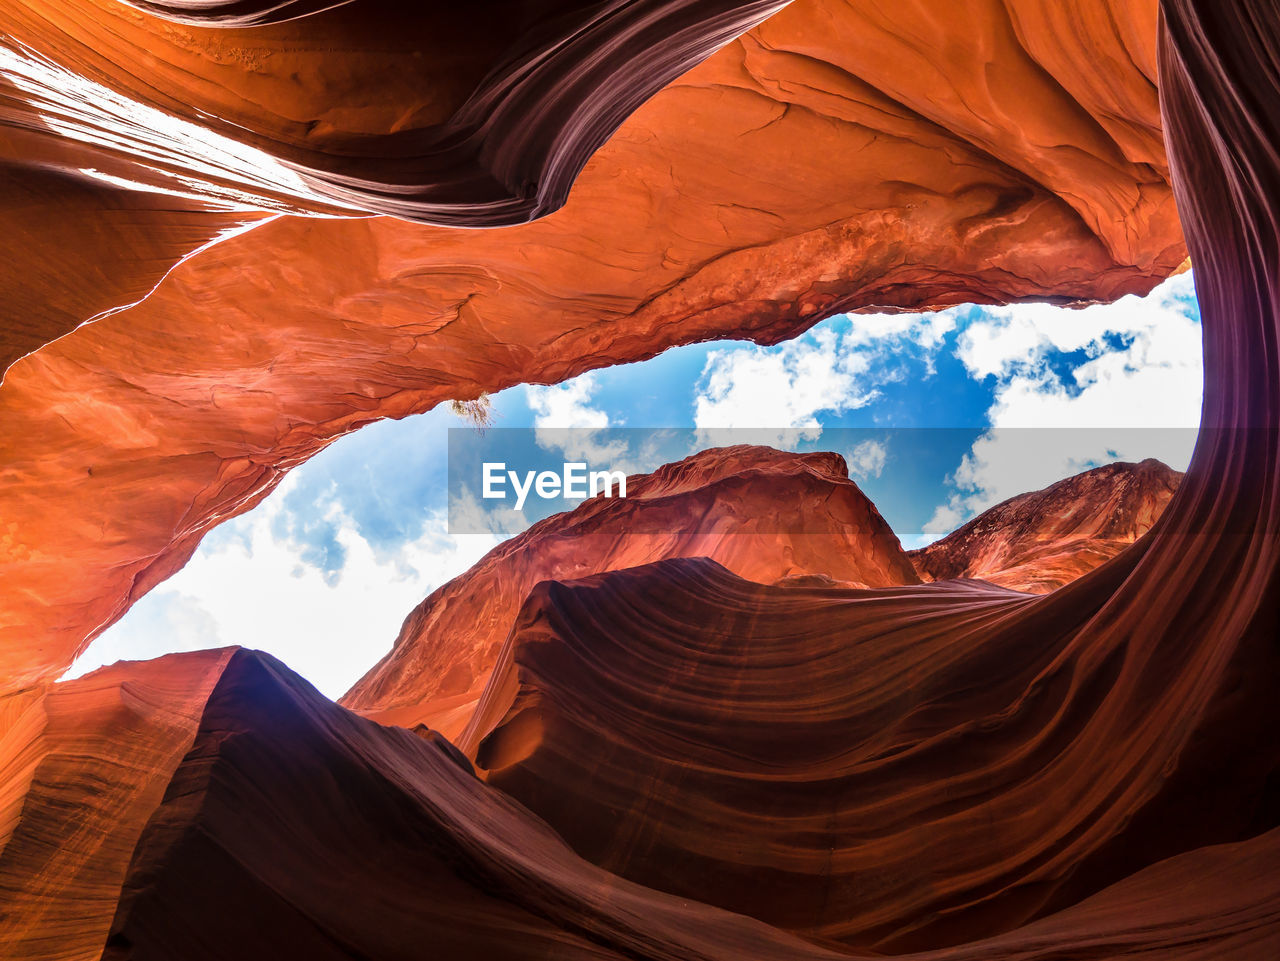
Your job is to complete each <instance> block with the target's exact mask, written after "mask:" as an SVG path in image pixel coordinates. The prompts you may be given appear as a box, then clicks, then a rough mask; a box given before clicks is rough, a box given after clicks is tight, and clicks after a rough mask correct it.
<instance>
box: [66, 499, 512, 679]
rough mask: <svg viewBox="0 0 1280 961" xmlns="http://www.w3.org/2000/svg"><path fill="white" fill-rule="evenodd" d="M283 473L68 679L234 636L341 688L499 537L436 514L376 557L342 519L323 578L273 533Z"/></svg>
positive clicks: (111, 631) (146, 599)
mask: <svg viewBox="0 0 1280 961" xmlns="http://www.w3.org/2000/svg"><path fill="white" fill-rule="evenodd" d="M291 480H292V478H286V480H285V482H284V484H282V485H281V489H280V490H278V491H276V492H275V493H274V494H273V495H272V496H271V497H270V498H268V499H267V501H265V502H264V503H263V504H262V505H261V507H259V508H258V509H257V510H255V511H254V512H253V513H251V514H247V515H245V516H244V517H241V518H237V519H236V520H234V521H230V522H229V524H232V525H236V526H237V527H238V528H240V529H239V530H238V531H236V532H235V533H237V534H239V535H241V536H239V537H223V538H219V541H218V545H217V546H216V547H215V548H211V549H206V548H204V547H202V548H201V549H200V550H199V551H197V553H196V555H195V556H194V557H193V558H192V559H191V561H190V562H189V563H188V564H187V566H186V567H184V568H183V569H182V570H181V571H179V572H178V573H177V574H175V575H174V576H173V577H172V578H170V579H169V580H168V581H166V582H165V583H164V584H162V585H160V586H159V587H157V588H156V589H155V590H153V591H152V592H151V593H150V594H148V595H147V596H146V597H144V598H142V599H141V600H140V601H138V603H137V604H135V605H134V606H133V608H132V609H131V610H130V611H129V612H128V613H127V614H126V615H125V616H124V617H123V618H122V619H121V620H120V621H118V622H117V623H116V624H114V625H113V626H112V627H110V628H108V629H107V631H105V632H104V633H103V634H102V635H101V636H100V637H99V638H97V639H96V640H95V641H94V642H93V643H92V644H91V645H90V647H89V648H88V650H86V651H85V652H84V654H82V655H81V656H80V658H79V659H78V660H77V661H76V663H75V664H74V665H72V667H71V669H70V671H68V673H67V675H66V676H67V677H79V676H81V675H82V674H85V673H87V672H89V671H91V670H93V669H95V668H97V667H99V666H101V665H103V664H109V663H112V662H113V661H115V660H117V659H120V658H129V659H138V658H145V657H155V656H158V655H159V654H162V653H165V652H169V651H180V650H197V649H202V648H209V647H220V646H226V645H231V644H237V645H240V646H242V647H249V648H258V649H261V650H265V651H269V652H270V653H272V654H274V655H275V656H276V657H279V658H280V659H281V660H282V661H284V662H285V663H286V664H288V665H289V666H290V667H291V668H292V669H293V670H295V671H297V672H298V673H299V674H301V675H302V676H303V677H306V678H307V679H308V680H309V681H311V682H312V683H313V684H315V685H316V687H318V688H319V689H320V690H321V691H322V692H324V693H325V694H327V695H328V696H330V697H338V696H339V695H341V694H342V693H344V692H345V691H346V690H347V688H348V687H350V686H351V684H352V683H354V682H355V681H356V680H357V679H358V678H359V677H360V676H361V675H363V674H364V673H365V672H366V671H367V670H368V669H369V668H370V667H372V666H373V664H374V663H375V662H376V661H377V660H378V659H379V658H380V657H381V656H382V655H383V654H385V653H386V652H387V651H388V650H389V649H390V647H391V643H392V641H394V640H395V637H396V634H397V633H398V632H399V630H400V625H401V622H402V621H403V620H404V617H405V615H406V614H407V613H408V612H409V611H410V610H411V609H412V608H414V607H415V606H417V604H418V603H419V602H420V601H421V600H422V599H423V598H424V597H426V595H427V594H429V593H430V592H431V591H432V590H434V589H435V588H436V587H438V586H439V585H440V584H442V583H444V582H445V581H447V580H449V579H450V578H452V577H454V576H456V575H457V574H460V573H461V572H462V571H464V570H466V569H467V568H468V567H470V566H471V565H472V564H473V563H475V561H477V560H478V559H479V558H480V557H481V556H482V555H483V554H484V553H485V552H486V551H488V550H489V549H490V548H492V547H493V546H494V545H495V544H497V543H498V541H499V538H498V537H497V536H494V535H486V534H471V535H468V534H463V535H457V536H453V537H450V536H449V535H447V534H446V533H445V519H444V516H443V515H442V514H435V515H433V516H432V517H431V518H430V520H429V522H428V523H427V525H426V527H425V529H424V533H423V534H422V536H421V537H419V538H418V539H417V540H415V541H411V542H408V543H406V544H404V545H403V546H402V547H401V548H400V549H399V550H398V551H395V552H393V553H389V552H388V551H387V550H386V549H383V550H382V551H381V552H380V554H379V553H378V552H375V551H374V549H373V547H372V546H371V545H370V544H369V543H368V542H367V541H366V540H365V539H364V538H363V537H361V536H360V534H359V533H358V532H357V530H356V527H355V524H354V523H353V522H352V521H351V520H350V519H349V518H347V517H345V516H340V517H338V518H337V520H338V522H339V528H338V540H339V542H340V543H341V544H342V546H343V547H344V548H345V549H346V560H345V564H344V565H343V568H342V576H341V578H340V580H339V579H335V578H329V579H328V580H326V578H325V575H324V573H323V572H322V571H320V570H319V569H318V568H317V567H316V566H314V565H312V564H308V563H306V562H305V561H303V559H302V557H301V554H300V551H301V545H297V544H295V543H293V542H291V541H289V540H287V539H277V538H276V537H274V536H273V534H272V521H273V519H274V518H275V516H276V515H277V514H278V513H280V511H281V510H282V509H283V507H282V503H283V500H284V497H285V495H286V494H287V489H286V485H289V484H290V481H291ZM246 545H247V546H246ZM329 581H333V583H329Z"/></svg>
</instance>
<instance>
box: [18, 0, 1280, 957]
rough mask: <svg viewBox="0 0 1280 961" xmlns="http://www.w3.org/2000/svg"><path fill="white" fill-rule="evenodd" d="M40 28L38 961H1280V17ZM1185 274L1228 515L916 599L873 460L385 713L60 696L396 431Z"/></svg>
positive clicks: (867, 12) (450, 615)
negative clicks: (822, 327) (181, 594)
mask: <svg viewBox="0 0 1280 961" xmlns="http://www.w3.org/2000/svg"><path fill="white" fill-rule="evenodd" d="M0 11H3V13H2V14H0V224H3V229H2V230H0V238H3V239H2V240H0V243H3V245H4V249H5V251H6V257H5V258H4V259H3V261H0V278H2V283H3V291H4V293H5V295H6V296H5V297H4V304H5V305H6V308H7V309H6V316H5V318H4V320H3V323H2V324H0V957H4V958H12V959H15V961H18V959H24V961H25V959H31V961H37V959H38V961H51V959H57V961H87V959H111V961H125V959H133V961H179V959H181V961H204V959H208V961H222V959H246V961H249V959H268V958H269V959H273V961H275V959H292V958H306V959H308V961H328V959H333V961H339V959H346V961H355V959H359V961H414V959H425V958H437V957H438V958H460V959H504V961H505V959H520V961H524V959H527V961H534V959H543V961H551V959H557V961H558V959H583V961H586V959H593V961H605V959H608V961H614V959H618V961H621V959H624V958H626V959H645V961H677V959H679V961H743V959H760V961H810V959H811V961H819V959H822V961H838V959H854V961H863V959H866V961H870V959H873V958H884V957H895V958H903V959H910V961H944V959H947V961H950V959H954V961H965V959H972V961H979V959H981V961H1097V959H1134V961H1137V959H1143V961H1218V959H1225V961H1274V959H1275V958H1277V957H1280V738H1277V736H1276V731H1277V729H1278V727H1280V707H1278V706H1277V699H1276V697H1275V695H1274V692H1273V688H1274V687H1275V681H1276V678H1277V677H1280V605H1278V602H1280V583H1278V582H1277V570H1278V567H1280V542H1278V539H1277V534H1278V533H1280V462H1278V461H1280V424H1278V423H1277V420H1278V419H1280V300H1278V298H1280V8H1277V6H1276V4H1275V2H1274V0H1221V2H1215V0H899V2H897V3H894V4H883V3H879V2H875V0H793V2H790V3H787V2H781V0H596V2H592V3H583V2H578V0H550V2H545V3H541V4H535V3H528V2H518V0H483V2H477V3H474V4H443V3H436V2H423V3H417V4H409V3H402V2H397V0H324V2H321V0H135V2H131V3H124V2H121V0H0ZM1188 269H1190V270H1192V271H1193V272H1194V279H1195V293H1196V298H1197V300H1198V305H1199V317H1200V321H1199V323H1200V325H1201V328H1202V334H1203V406H1202V410H1201V416H1200V428H1199V433H1198V436H1197V439H1196V443H1195V449H1194V452H1193V453H1192V454H1191V457H1190V462H1189V465H1187V467H1186V470H1185V472H1183V471H1180V470H1177V469H1174V467H1172V466H1166V465H1165V464H1164V463H1161V462H1160V461H1159V460H1157V459H1154V458H1148V459H1134V460H1133V461H1131V462H1130V461H1117V462H1115V463H1109V464H1105V465H1102V466H1094V467H1091V468H1089V469H1087V470H1083V471H1077V472H1074V473H1073V474H1072V476H1070V477H1066V478H1064V479H1061V480H1058V481H1056V482H1054V483H1052V484H1049V485H1047V486H1043V487H1042V489H1036V490H1029V489H1026V488H1025V487H1024V488H1023V489H1022V490H1021V492H1020V493H1018V494H1017V496H1014V497H1012V498H1007V499H998V500H999V502H998V503H993V504H991V505H990V506H986V507H984V509H982V510H980V511H975V515H976V516H973V517H972V518H970V519H968V520H967V521H965V522H964V523H957V524H956V525H953V526H954V530H953V531H952V532H951V533H949V534H947V536H945V537H940V538H938V539H936V540H934V541H932V542H931V543H927V544H920V545H919V546H909V545H908V546H904V544H903V542H902V541H901V540H900V534H902V533H903V532H902V531H895V529H894V526H893V525H891V524H890V522H889V521H888V520H886V517H885V515H884V514H882V508H883V509H884V511H885V513H886V514H887V513H888V508H887V506H885V505H883V504H881V505H880V506H878V505H877V502H876V501H877V500H878V498H873V497H871V496H869V495H868V494H867V493H866V492H865V491H864V490H863V486H865V485H864V484H863V483H862V481H861V480H860V479H859V475H857V472H856V471H855V470H854V465H853V464H851V463H849V462H848V461H847V459H846V457H843V456H841V455H840V454H838V453H835V452H829V451H812V450H806V451H798V450H779V449H775V448H773V447H771V446H765V445H762V444H736V445H731V446H715V447H711V448H709V449H706V450H702V451H699V452H696V453H691V454H690V455H689V456H687V457H684V458H682V459H676V460H672V462H670V463H666V464H665V465H663V466H659V467H657V469H655V470H651V471H646V472H644V473H636V474H633V475H632V476H631V477H630V478H629V479H628V488H629V489H628V492H627V496H626V497H625V498H622V499H612V500H610V499H604V498H590V499H587V500H584V501H583V502H582V503H581V505H580V506H577V507H576V508H574V509H573V510H571V511H566V512H563V513H557V514H554V515H552V516H550V517H546V518H544V519H541V520H538V521H537V522H536V523H534V524H533V525H532V526H530V527H529V528H528V529H527V530H524V531H523V532H519V533H515V534H514V535H513V536H511V537H509V538H507V539H505V540H503V541H502V543H499V544H497V546H495V547H493V548H492V549H491V550H489V551H488V553H485V554H484V556H483V557H481V558H480V560H479V561H477V562H476V563H475V564H474V565H473V566H471V567H470V568H469V569H467V570H465V571H464V572H462V573H460V574H458V575H457V576H453V577H451V579H448V580H447V582H445V583H442V584H441V585H440V586H438V587H437V588H435V589H434V590H432V591H431V592H430V593H429V594H428V595H427V596H425V597H423V595H422V594H418V595H416V596H417V597H422V598H423V599H422V600H421V603H420V604H418V605H417V606H416V607H414V608H413V609H412V610H405V611H397V612H395V613H396V616H397V617H399V616H400V615H401V614H403V615H404V616H405V619H404V622H403V627H402V628H401V629H400V632H399V635H398V636H397V637H394V638H392V637H378V638H373V639H361V638H352V644H356V643H361V642H364V643H378V644H385V645H390V647H389V649H388V650H387V651H386V654H385V656H383V657H382V658H381V660H379V661H377V663H376V664H375V665H374V666H373V667H372V668H371V669H369V670H368V672H367V673H365V674H364V676H363V677H360V678H359V679H358V680H356V681H355V683H354V685H353V686H351V688H350V689H349V690H348V691H347V692H346V694H345V695H343V696H342V697H339V698H337V699H336V700H334V699H331V698H329V697H326V696H325V695H324V694H322V693H320V691H319V690H317V689H316V687H314V686H313V685H312V684H311V683H310V682H309V681H308V680H307V679H305V678H304V677H302V676H300V675H299V674H298V673H296V672H295V671H294V670H292V669H291V668H290V666H289V665H288V664H287V663H285V662H283V661H282V660H280V659H279V658H276V657H274V656H272V655H270V654H267V653H264V652H262V651H257V650H252V649H248V648H245V647H241V646H229V647H219V648H215V649H206V650H198V651H186V652H177V651H175V652H174V653H167V654H164V655H163V656H160V657H155V658H150V659H145V660H120V661H118V662H116V663H113V664H108V665H107V666H104V667H101V668H99V669H97V670H94V671H92V672H91V673H87V674H85V675H84V676H79V677H75V678H73V679H72V678H69V679H63V676H64V674H66V673H67V671H68V669H69V668H71V667H72V666H73V664H74V663H75V662H76V661H77V658H79V657H80V656H81V655H82V654H84V652H85V651H86V650H87V649H88V648H89V647H90V645H91V644H92V643H93V642H94V641H95V639H97V638H99V637H100V636H101V635H103V634H104V632H107V631H109V630H110V629H111V628H112V626H113V625H115V624H116V623H117V622H120V621H121V620H122V618H125V617H126V616H127V615H128V613H129V612H130V609H131V608H133V607H134V605H135V604H138V603H139V602H143V601H144V598H146V596H147V595H148V594H149V593H150V592H152V591H154V590H156V589H157V588H160V587H161V586H162V585H163V584H165V582H166V581H168V580H169V579H170V578H171V577H174V576H175V575H177V574H178V573H179V572H180V571H182V570H183V568H184V566H185V565H187V564H188V562H189V561H190V560H191V559H192V558H193V556H195V555H196V553H197V551H198V550H199V549H200V546H201V544H202V542H203V541H204V540H205V538H206V536H207V535H210V534H211V533H212V532H214V531H215V530H217V529H218V528H219V527H220V525H223V524H228V523H231V522H234V521H235V520H236V519H237V518H239V517H241V516H242V515H243V516H248V515H249V514H250V512H252V511H254V510H255V509H256V508H258V507H259V506H260V505H263V504H265V503H267V502H268V501H269V499H270V497H271V496H272V494H273V492H275V491H277V488H281V487H282V485H284V484H285V483H286V481H287V479H288V478H289V477H290V475H291V473H292V472H294V471H302V470H305V469H306V467H307V466H308V464H309V463H313V461H312V458H316V459H319V457H320V456H321V455H323V454H324V453H325V452H326V451H327V450H329V449H330V448H335V449H336V445H338V444H341V443H342V442H343V440H344V439H348V438H350V437H351V436H353V435H355V434H356V433H357V432H359V431H360V430H361V429H362V428H366V427H370V428H371V429H373V428H372V427H371V425H375V424H376V422H379V421H385V420H401V421H406V422H407V421H409V420H410V419H412V418H414V417H416V416H418V415H423V414H425V413H427V412H430V411H432V410H434V409H436V408H439V407H441V405H444V406H446V407H447V406H448V404H449V403H450V402H454V403H455V404H456V405H461V406H460V409H466V407H465V405H466V404H477V405H478V404H482V403H484V402H485V400H486V398H488V397H489V396H490V395H497V394H499V393H500V392H502V391H504V390H507V389H509V388H513V387H517V386H520V385H557V384H563V383H565V382H569V381H572V379H574V378H577V377H580V376H582V375H588V374H590V373H591V372H599V371H604V370H607V369H611V368H615V367H617V366H619V365H624V364H632V363H636V362H642V361H648V360H650V359H653V358H656V357H659V355H663V353H664V352H665V351H668V349H671V348H677V347H681V346H684V345H697V344H705V343H712V342H716V343H718V342H724V341H744V342H748V343H751V344H755V345H761V346H776V345H783V344H786V343H790V342H793V341H794V340H795V339H796V338H800V337H802V336H804V335H806V334H807V333H809V332H811V331H813V330H815V329H817V325H819V324H821V323H822V322H823V321H826V320H828V319H829V318H832V317H834V316H836V315H847V316H848V318H849V323H850V325H851V326H852V329H855V330H856V329H857V328H858V325H859V324H860V323H861V322H863V321H864V320H865V321H866V322H867V323H870V322H871V321H870V318H871V317H872V316H877V317H878V316H882V315H892V316H897V315H905V314H912V315H914V314H920V315H933V314H934V313H935V312H945V311H947V310H950V309H952V308H960V307H961V306H962V305H970V304H972V305H980V306H984V307H990V308H1004V307H1006V306H1010V305H1011V306H1013V307H1015V308H1016V307H1020V306H1025V305H1039V304H1050V305H1056V306H1059V307H1066V308H1071V310H1070V311H1064V314H1073V315H1080V316H1083V315H1084V314H1085V311H1086V309H1093V308H1092V306H1091V305H1099V304H1110V303H1113V302H1117V301H1120V300H1121V299H1122V298H1126V297H1130V296H1132V295H1145V294H1148V293H1149V292H1150V291H1152V290H1153V289H1155V288H1156V287H1157V286H1158V285H1159V284H1161V283H1162V282H1165V281H1166V280H1167V279H1168V278H1170V277H1176V276H1179V275H1182V274H1183V273H1184V272H1185V271H1187V270H1188ZM1010 336H1012V335H1010ZM920 389H921V391H926V390H928V389H929V388H927V387H924V386H922V387H921V388H920ZM1122 414H1123V412H1122V411H1117V412H1116V417H1117V418H1120V417H1121V416H1122ZM764 426H768V425H764ZM478 553H479V552H477V554H478ZM304 640H305V639H304ZM233 643H234V641H233ZM170 650H174V649H173V648H170Z"/></svg>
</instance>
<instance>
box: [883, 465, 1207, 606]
mask: <svg viewBox="0 0 1280 961" xmlns="http://www.w3.org/2000/svg"><path fill="white" fill-rule="evenodd" d="M1181 479H1182V475H1181V474H1180V473H1178V472H1177V471H1175V470H1171V469H1170V468H1168V467H1166V466H1165V465H1164V464H1162V463H1160V462H1159V461H1157V460H1144V461H1142V462H1141V463H1140V464H1127V463H1118V464H1108V465H1106V466H1105V467H1098V468H1095V469H1094V470H1090V471H1085V472H1084V473H1082V474H1077V475H1076V476H1074V477H1068V478H1067V479H1065V480H1062V481H1059V482H1058V483H1056V484H1053V485H1051V486H1050V487H1047V488H1045V489H1044V490H1041V491H1033V492H1031V493H1028V494H1020V495H1019V496H1017V497H1012V498H1010V499H1009V500H1007V501H1004V502H1003V503H1000V504H997V505H996V506H995V507H992V508H990V509H988V510H986V511H983V512H982V513H981V514H979V515H978V516H977V517H975V518H974V519H973V520H971V521H969V522H968V523H966V524H964V525H963V526H961V527H960V528H959V529H958V530H956V531H954V532H953V533H951V534H948V535H947V536H946V537H944V538H942V539H941V540H939V541H935V542H934V543H932V544H930V545H929V546H928V547H923V548H921V549H919V550H915V551H910V552H909V556H910V557H911V560H912V561H913V562H914V563H915V565H916V570H917V571H918V572H919V573H920V575H921V576H922V577H923V578H924V579H925V580H930V581H941V580H947V579H949V578H956V577H972V578H978V579H980V580H984V581H990V582H991V583H993V584H999V585H1001V586H1002V587H1011V588H1013V589H1014V590H1018V591H1029V592H1030V593H1033V594H1046V593H1048V592H1049V591H1052V590H1055V589H1056V588H1059V587H1061V586H1062V585H1063V584H1067V583H1069V582H1071V581H1073V580H1075V579H1076V578H1077V577H1079V576H1080V575H1082V574H1085V573H1087V572H1088V571H1091V570H1093V569H1094V568H1095V567H1097V566H1098V565H1099V564H1102V563H1105V562H1106V561H1108V560H1110V559H1111V558H1113V557H1115V556H1116V555H1117V554H1119V553H1120V552H1121V551H1122V550H1124V549H1125V548H1126V547H1128V546H1129V545H1130V544H1132V543H1133V542H1134V541H1136V540H1137V539H1138V538H1139V537H1141V536H1142V535H1143V534H1145V533H1146V532H1147V531H1149V530H1150V529H1151V527H1152V525H1153V524H1155V522H1156V520H1157V519H1159V517H1160V515H1161V514H1162V513H1163V512H1164V509H1165V507H1166V506H1168V504H1169V500H1170V499H1171V498H1172V497H1173V493H1174V491H1176V490H1177V489H1178V482H1179V481H1180V480H1181Z"/></svg>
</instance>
